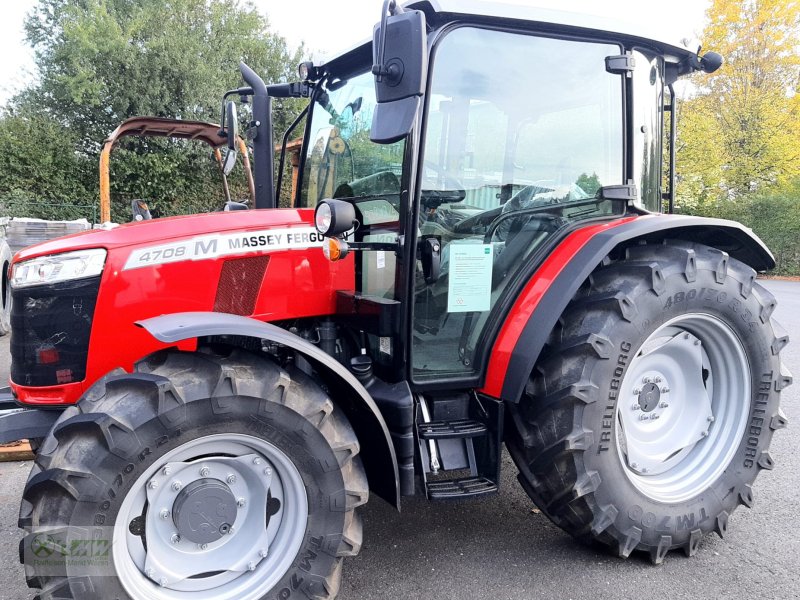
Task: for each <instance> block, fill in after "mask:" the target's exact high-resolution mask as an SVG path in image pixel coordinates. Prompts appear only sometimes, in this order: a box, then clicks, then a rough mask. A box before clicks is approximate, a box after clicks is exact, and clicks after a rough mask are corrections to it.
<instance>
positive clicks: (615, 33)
mask: <svg viewBox="0 0 800 600" xmlns="http://www.w3.org/2000/svg"><path fill="white" fill-rule="evenodd" d="M376 6H377V5H376ZM403 7H404V8H406V9H415V10H421V11H423V12H424V13H425V16H426V19H427V21H428V23H429V25H430V26H432V27H433V28H434V29H439V28H441V27H443V26H444V25H446V24H448V23H452V22H457V21H466V22H471V23H478V24H485V25H491V24H495V25H497V24H505V25H507V26H514V27H520V28H523V29H529V28H530V29H537V30H539V31H544V32H548V33H562V34H563V33H566V34H573V35H589V36H591V37H603V38H609V39H611V40H622V41H627V42H634V43H640V44H644V45H646V46H649V47H652V48H654V49H656V50H659V51H660V52H661V53H663V55H664V59H665V60H666V61H667V62H668V63H679V62H681V61H683V60H684V59H686V58H687V57H689V56H694V55H696V52H697V47H696V46H695V47H694V48H690V47H687V45H686V44H685V43H684V42H683V41H681V40H678V39H675V38H674V37H672V36H669V35H665V34H664V32H663V31H662V30H660V29H659V28H656V27H649V26H648V25H642V24H640V23H631V22H626V21H625V20H622V19H613V18H610V17H602V16H597V15H590V14H583V13H576V12H570V11H565V10H555V9H548V8H541V7H537V6H523V5H518V4H507V3H504V2H493V1H490V0H411V1H407V2H404V3H403ZM379 16H380V11H379V10H376V13H375V21H376V23H377V21H378V18H379ZM371 60H372V38H371V37H370V38H369V39H367V40H364V41H363V42H361V43H359V44H357V45H356V46H354V47H353V48H351V49H350V50H348V51H346V52H343V53H342V54H340V55H338V56H336V57H334V58H331V59H329V60H327V61H325V63H324V64H325V65H328V66H329V67H330V68H331V69H332V70H334V71H338V70H341V69H344V70H348V69H349V68H351V67H355V66H356V65H361V64H363V63H364V62H369V61H371Z"/></svg>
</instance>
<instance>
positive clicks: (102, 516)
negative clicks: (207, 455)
mask: <svg viewBox="0 0 800 600" xmlns="http://www.w3.org/2000/svg"><path fill="white" fill-rule="evenodd" d="M181 434H182V431H181V430H180V429H176V430H175V431H174V432H172V433H170V435H162V436H161V437H160V438H158V439H157V440H156V441H155V442H154V443H153V446H154V447H155V448H159V447H161V446H163V445H164V444H166V443H168V442H169V441H170V440H171V439H174V438H177V437H180V436H181ZM152 453H153V451H152V450H151V449H150V447H148V446H145V447H144V448H142V450H141V451H140V452H139V453H138V454H137V455H136V459H137V461H138V463H139V464H142V463H143V462H145V460H146V459H147V457H148V456H150V455H151V454H152ZM135 470H136V464H134V463H132V462H129V463H128V464H126V465H125V466H124V467H123V468H122V470H121V471H120V472H119V473H117V474H116V475H115V476H114V479H113V480H112V481H111V486H110V487H109V488H108V490H106V497H107V500H103V501H102V502H101V503H100V512H98V513H96V514H95V515H94V524H95V525H105V523H106V520H107V519H108V516H107V514H106V513H107V512H108V510H109V509H110V508H111V501H112V500H115V499H116V498H117V496H118V495H119V494H118V493H117V492H118V490H120V489H122V487H123V486H124V485H125V480H126V479H127V478H128V476H129V475H130V474H131V473H133V472H134V471H135Z"/></svg>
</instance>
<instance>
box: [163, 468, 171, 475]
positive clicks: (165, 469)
mask: <svg viewBox="0 0 800 600" xmlns="http://www.w3.org/2000/svg"><path fill="white" fill-rule="evenodd" d="M170 471H172V469H170V468H169V467H168V466H166V467H164V468H163V469H161V474H162V475H169V473H170Z"/></svg>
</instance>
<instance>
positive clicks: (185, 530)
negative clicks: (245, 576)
mask: <svg viewBox="0 0 800 600" xmlns="http://www.w3.org/2000/svg"><path fill="white" fill-rule="evenodd" d="M236 512H237V508H236V498H235V497H234V495H233V492H232V491H231V489H230V488H229V487H228V486H227V485H225V484H224V483H223V482H222V481H220V480H218V479H210V478H205V479H198V480H196V481H193V482H192V483H190V484H189V485H187V486H186V487H185V488H183V490H181V492H180V493H179V494H178V497H177V498H176V499H175V503H174V504H173V507H172V519H173V522H174V523H175V528H176V529H177V532H178V535H180V536H181V537H182V538H185V539H187V540H189V541H190V542H194V543H195V544H210V543H212V542H216V541H217V540H219V539H220V538H222V536H223V535H225V534H226V533H228V532H229V531H230V528H231V525H233V523H234V521H235V520H236Z"/></svg>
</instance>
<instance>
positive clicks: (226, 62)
mask: <svg viewBox="0 0 800 600" xmlns="http://www.w3.org/2000/svg"><path fill="white" fill-rule="evenodd" d="M26 32H27V39H28V42H29V43H30V44H31V46H32V47H33V49H34V51H35V57H36V63H37V67H38V71H39V81H38V83H36V84H34V85H32V86H31V87H29V88H28V89H26V90H25V91H23V92H22V93H21V94H20V95H19V96H17V97H16V98H14V99H13V100H12V101H11V104H10V107H9V108H8V109H7V110H6V112H5V113H4V114H3V115H2V117H0V140H2V141H7V143H6V145H5V146H6V148H13V149H15V150H14V152H13V155H12V156H11V157H2V158H0V198H3V197H8V196H9V195H10V194H11V193H12V192H13V193H15V194H19V193H24V194H27V195H28V196H30V197H39V198H43V199H45V198H50V197H53V198H58V199H59V200H60V201H62V202H67V203H72V204H76V203H82V204H87V203H96V201H97V200H96V198H97V197H98V183H97V181H98V160H99V152H100V149H101V147H102V143H103V140H104V139H105V138H106V136H107V135H108V134H109V133H110V132H111V131H112V130H113V129H114V128H115V127H116V126H117V125H118V124H119V123H120V122H121V121H123V120H124V119H126V118H128V117H131V116H135V115H154V116H165V117H175V118H181V119H197V120H204V121H211V122H215V121H218V120H219V115H220V108H221V96H222V93H223V92H224V91H225V90H227V89H231V88H235V87H238V86H240V85H242V81H241V77H240V75H239V70H238V62H239V60H240V59H241V60H244V61H245V62H247V63H248V64H249V65H250V66H251V67H253V68H254V69H255V70H256V72H258V73H259V74H260V75H261V76H262V77H263V78H264V80H265V81H268V82H277V81H286V80H287V79H288V78H289V77H290V76H292V74H293V72H294V67H295V65H296V64H297V63H298V62H299V60H300V58H301V53H302V49H298V50H295V51H290V49H289V48H288V47H287V45H286V42H285V40H284V39H283V38H281V37H279V36H277V35H275V34H273V33H271V32H270V31H269V23H268V21H267V20H266V19H265V18H264V17H263V16H261V15H260V14H259V13H258V12H257V11H256V9H255V8H254V7H253V5H252V4H250V3H245V4H241V3H240V2H239V1H238V0H169V2H163V0H80V1H77V0H39V3H38V4H37V6H36V7H35V8H34V9H33V11H32V12H31V13H30V14H29V16H28V19H27V21H26ZM298 110H299V109H298V105H297V102H294V101H287V102H275V104H274V115H275V131H276V136H277V135H279V134H280V133H281V132H282V131H283V128H285V126H286V125H287V124H288V123H289V122H291V120H292V118H293V116H294V114H295V113H296V112H297V111H298ZM242 112H244V115H243V118H242V121H243V122H245V120H246V119H247V111H246V110H245V111H242ZM8 167H11V170H9V169H8ZM238 171H239V172H240V175H239V176H238V177H234V178H233V181H232V188H233V189H232V195H233V197H234V198H236V197H238V198H242V197H246V196H247V189H246V186H245V184H244V179H243V177H242V176H241V171H242V169H241V168H239V169H238ZM111 181H112V189H111V195H112V218H113V219H115V220H119V221H126V220H128V219H130V209H129V205H130V200H131V199H132V198H145V199H148V200H150V201H151V202H152V203H153V205H154V207H156V208H157V209H158V210H159V211H160V212H161V213H162V214H164V215H167V214H179V213H186V212H195V211H202V210H211V209H214V208H219V207H220V206H221V204H222V196H223V194H222V187H221V179H220V175H219V170H218V168H217V166H216V165H215V164H214V162H213V161H212V160H211V159H210V148H208V146H206V145H205V144H202V143H200V142H195V143H186V142H179V141H170V140H162V139H154V138H138V139H129V140H126V141H125V142H124V143H122V144H120V147H119V148H117V149H115V151H114V152H113V153H112V159H111ZM15 190H16V191H15Z"/></svg>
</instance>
